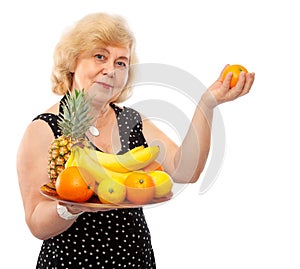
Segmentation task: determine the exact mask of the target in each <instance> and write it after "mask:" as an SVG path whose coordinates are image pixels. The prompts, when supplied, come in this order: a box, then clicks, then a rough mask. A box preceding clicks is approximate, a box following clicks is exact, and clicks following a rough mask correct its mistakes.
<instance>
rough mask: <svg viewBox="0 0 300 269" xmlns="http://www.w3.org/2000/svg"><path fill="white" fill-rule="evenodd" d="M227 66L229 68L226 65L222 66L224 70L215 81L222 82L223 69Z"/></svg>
mask: <svg viewBox="0 0 300 269" xmlns="http://www.w3.org/2000/svg"><path fill="white" fill-rule="evenodd" d="M228 66H229V64H226V65H225V66H224V68H223V69H222V71H221V73H220V75H219V77H218V79H217V81H221V82H223V79H222V77H223V73H224V71H225V69H226V68H227V67H228Z"/></svg>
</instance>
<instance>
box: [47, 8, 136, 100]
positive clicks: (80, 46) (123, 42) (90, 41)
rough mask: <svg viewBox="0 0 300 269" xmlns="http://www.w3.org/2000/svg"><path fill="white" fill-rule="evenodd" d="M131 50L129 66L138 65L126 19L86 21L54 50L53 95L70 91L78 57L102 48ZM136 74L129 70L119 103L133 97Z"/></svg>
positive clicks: (91, 17) (94, 17)
mask: <svg viewBox="0 0 300 269" xmlns="http://www.w3.org/2000/svg"><path fill="white" fill-rule="evenodd" d="M108 45H110V46H116V47H126V46H128V45H129V48H130V59H129V60H130V62H129V65H134V64H136V63H137V56H136V52H135V38H134V35H133V33H132V32H131V31H130V29H129V27H128V25H127V22H126V21H125V19H124V18H123V17H121V16H119V15H109V14H106V13H94V14H89V15H87V16H85V17H83V18H82V19H81V20H80V21H78V22H77V24H75V26H74V27H73V28H71V29H70V30H69V31H68V32H66V33H65V34H64V35H63V36H62V37H61V39H60V41H59V42H58V44H57V45H56V47H55V50H54V65H53V69H52V75H51V82H52V91H53V92H54V93H56V94H59V95H63V94H66V93H67V92H68V91H69V90H71V87H72V84H73V73H72V72H71V70H74V68H75V66H76V62H77V60H78V57H79V56H80V55H81V54H83V53H88V52H91V51H93V50H94V49H95V48H98V47H99V46H108ZM133 76H134V74H133V72H132V69H129V74H128V80H127V83H126V85H125V87H124V89H123V91H122V93H121V95H120V96H119V97H118V99H117V100H115V101H116V102H122V101H124V100H126V99H127V98H128V97H129V96H130V95H131V93H132V82H133Z"/></svg>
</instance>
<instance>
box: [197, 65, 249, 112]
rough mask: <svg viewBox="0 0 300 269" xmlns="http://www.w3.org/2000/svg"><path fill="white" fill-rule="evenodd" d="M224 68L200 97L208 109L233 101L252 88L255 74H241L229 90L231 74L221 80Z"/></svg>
mask: <svg viewBox="0 0 300 269" xmlns="http://www.w3.org/2000/svg"><path fill="white" fill-rule="evenodd" d="M226 67H227V65H226V66H225V67H224V69H223V71H222V72H221V74H220V76H219V78H218V79H217V80H216V81H215V82H214V83H213V84H212V85H211V86H210V87H209V88H208V90H207V91H206V92H205V93H204V95H203V97H202V101H203V102H204V103H205V105H206V106H207V107H209V108H214V107H215V106H217V105H219V104H222V103H225V102H228V101H233V100H235V99H237V98H238V97H241V96H243V95H245V94H247V93H249V91H250V89H251V87H252V84H253V82H254V78H255V74H254V73H244V72H241V73H240V75H239V79H238V82H237V84H236V86H234V87H232V88H230V80H231V77H232V73H228V74H227V76H226V77H225V79H224V81H223V79H222V73H223V72H224V70H225V68H226Z"/></svg>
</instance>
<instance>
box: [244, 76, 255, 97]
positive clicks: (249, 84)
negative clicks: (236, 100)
mask: <svg viewBox="0 0 300 269" xmlns="http://www.w3.org/2000/svg"><path fill="white" fill-rule="evenodd" d="M254 79H255V74H254V73H248V74H247V75H246V82H245V85H244V88H243V91H242V93H241V94H240V96H243V95H245V94H247V93H249V91H250V90H251V87H252V84H253V82H254Z"/></svg>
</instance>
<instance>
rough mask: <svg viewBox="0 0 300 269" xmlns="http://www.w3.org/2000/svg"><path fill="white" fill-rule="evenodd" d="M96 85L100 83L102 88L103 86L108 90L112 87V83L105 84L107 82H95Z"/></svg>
mask: <svg viewBox="0 0 300 269" xmlns="http://www.w3.org/2000/svg"><path fill="white" fill-rule="evenodd" d="M96 83H97V84H98V85H101V86H102V87H103V88H105V89H108V90H110V89H112V88H113V86H112V85H110V84H107V83H104V82H100V81H99V82H96Z"/></svg>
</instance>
